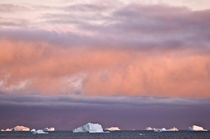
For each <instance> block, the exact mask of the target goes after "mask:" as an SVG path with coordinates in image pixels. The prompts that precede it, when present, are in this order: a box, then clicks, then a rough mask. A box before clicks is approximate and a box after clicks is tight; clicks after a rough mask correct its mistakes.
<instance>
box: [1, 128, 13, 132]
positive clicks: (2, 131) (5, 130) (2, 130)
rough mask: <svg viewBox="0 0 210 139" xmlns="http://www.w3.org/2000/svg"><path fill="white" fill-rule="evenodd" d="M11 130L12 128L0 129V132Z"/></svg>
mask: <svg viewBox="0 0 210 139" xmlns="http://www.w3.org/2000/svg"><path fill="white" fill-rule="evenodd" d="M12 130H13V129H12V128H7V129H1V131H2V132H9V131H12Z"/></svg>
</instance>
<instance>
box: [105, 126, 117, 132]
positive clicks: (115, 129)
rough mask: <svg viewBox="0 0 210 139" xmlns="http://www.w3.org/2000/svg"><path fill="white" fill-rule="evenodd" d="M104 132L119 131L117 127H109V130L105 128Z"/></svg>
mask: <svg viewBox="0 0 210 139" xmlns="http://www.w3.org/2000/svg"><path fill="white" fill-rule="evenodd" d="M106 130H109V131H119V130H120V128H119V127H110V128H106Z"/></svg>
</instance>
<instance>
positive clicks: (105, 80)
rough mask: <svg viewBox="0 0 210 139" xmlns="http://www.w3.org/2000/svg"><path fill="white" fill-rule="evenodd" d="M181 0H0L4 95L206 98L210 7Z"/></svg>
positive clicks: (0, 61)
mask: <svg viewBox="0 0 210 139" xmlns="http://www.w3.org/2000/svg"><path fill="white" fill-rule="evenodd" d="M163 2H164V1H163ZM177 3H179V2H177ZM177 3H174V5H173V4H171V3H170V2H169V3H167V5H166V4H163V3H155V4H154V3H150V4H145V3H142V2H140V3H136V2H132V3H131V2H129V3H126V1H120V2H119V4H117V3H113V2H111V1H107V2H104V3H102V4H99V3H98V2H96V1H91V2H87V3H77V2H72V3H70V2H68V1H66V5H62V4H57V5H56V4H51V5H49V6H46V5H45V4H43V5H39V4H37V3H36V2H35V3H24V1H22V2H21V3H20V4H15V3H13V4H11V3H9V1H8V3H2V4H1V5H0V11H1V15H0V44H1V45H0V91H1V94H6V95H8V94H17V93H18V94H41V95H47V96H48V95H70V96H74V95H82V96H153V97H154V96H156V97H187V98H189V97H190V98H209V97H210V94H209V92H210V87H209V82H210V72H209V71H210V51H209V50H210V41H209V36H210V33H209V32H210V27H209V25H210V20H209V18H210V11H209V10H208V7H207V8H201V7H202V6H201V7H200V8H196V7H193V6H189V5H190V4H189V5H186V4H185V3H184V4H183V5H179V4H178V5H177ZM192 3H194V1H192ZM5 9H6V10H9V12H5ZM34 9H39V10H37V11H36V12H35V11H34ZM198 9H199V10H198ZM84 11H85V12H84ZM15 12H17V13H18V15H19V16H18V17H17V16H15V14H14V13H15ZM26 13H30V15H31V16H30V17H28V16H25V14H26Z"/></svg>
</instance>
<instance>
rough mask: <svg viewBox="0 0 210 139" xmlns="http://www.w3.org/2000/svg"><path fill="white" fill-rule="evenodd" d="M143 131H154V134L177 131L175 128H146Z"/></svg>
mask: <svg viewBox="0 0 210 139" xmlns="http://www.w3.org/2000/svg"><path fill="white" fill-rule="evenodd" d="M145 130H148V131H155V132H164V131H179V129H178V128H176V127H173V128H170V129H166V128H160V129H158V128H152V127H147V128H146V129H145Z"/></svg>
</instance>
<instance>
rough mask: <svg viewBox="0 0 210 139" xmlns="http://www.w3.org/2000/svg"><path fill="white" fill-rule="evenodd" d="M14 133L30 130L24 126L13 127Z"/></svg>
mask: <svg viewBox="0 0 210 139" xmlns="http://www.w3.org/2000/svg"><path fill="white" fill-rule="evenodd" d="M14 131H30V128H28V127H25V126H15V127H14Z"/></svg>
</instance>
